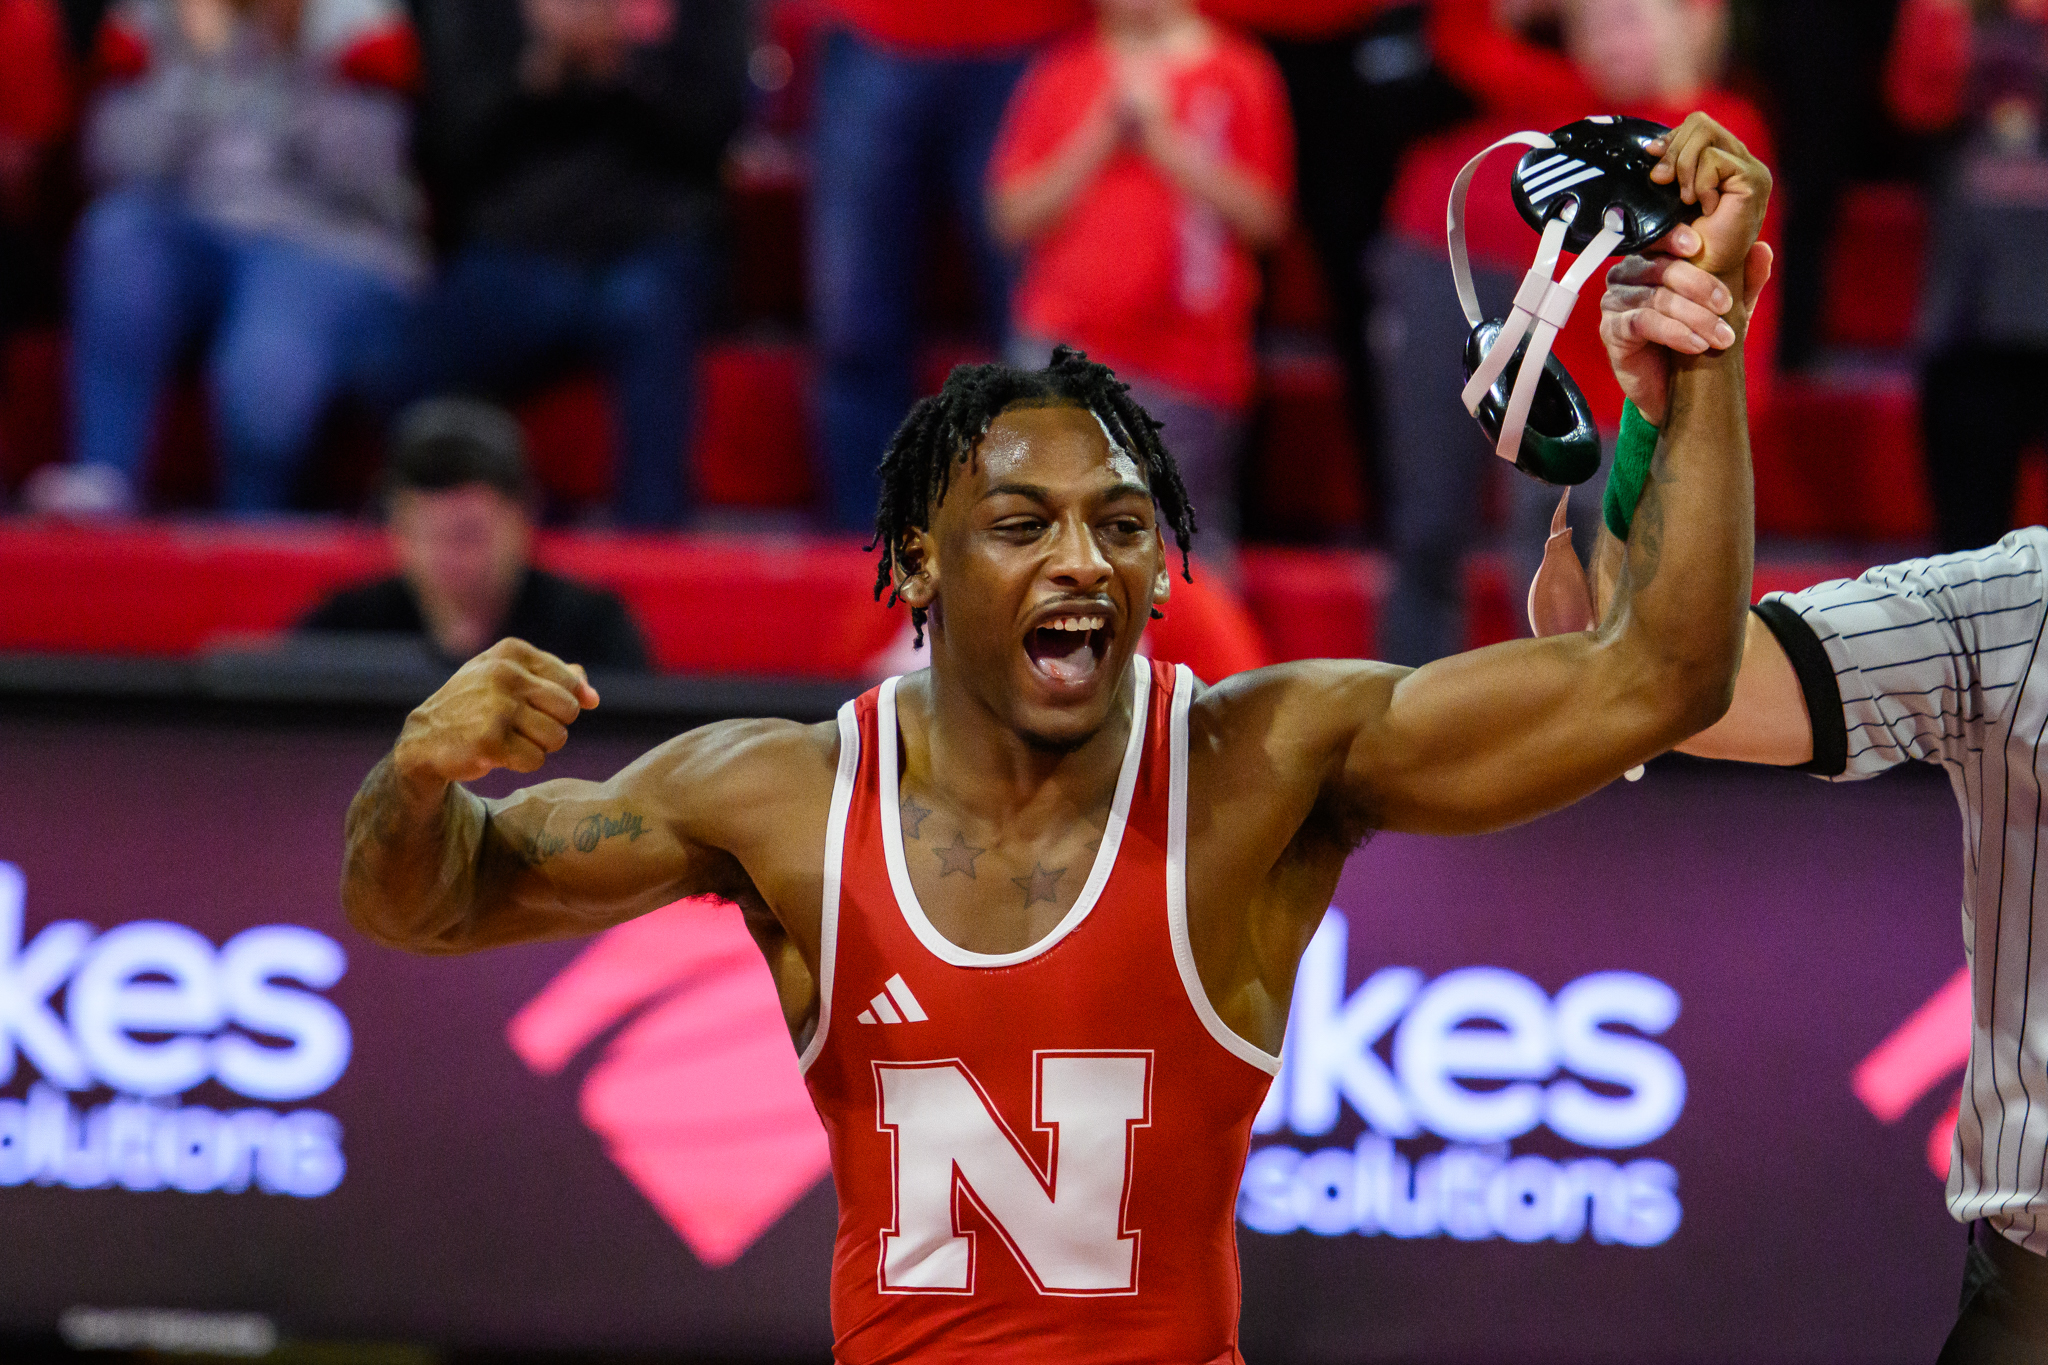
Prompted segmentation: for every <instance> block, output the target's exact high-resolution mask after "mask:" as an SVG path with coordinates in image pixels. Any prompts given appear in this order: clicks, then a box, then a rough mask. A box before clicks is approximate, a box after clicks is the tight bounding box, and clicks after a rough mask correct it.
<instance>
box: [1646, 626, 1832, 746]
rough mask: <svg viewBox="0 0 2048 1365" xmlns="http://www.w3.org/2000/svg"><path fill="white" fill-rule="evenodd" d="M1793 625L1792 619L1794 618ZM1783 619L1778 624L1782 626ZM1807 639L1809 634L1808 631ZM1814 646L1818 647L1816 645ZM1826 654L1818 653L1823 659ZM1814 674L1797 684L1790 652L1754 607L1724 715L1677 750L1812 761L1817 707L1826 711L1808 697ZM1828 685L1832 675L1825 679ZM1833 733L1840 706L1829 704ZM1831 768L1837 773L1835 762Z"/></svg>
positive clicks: (1797, 674) (1797, 677)
mask: <svg viewBox="0 0 2048 1365" xmlns="http://www.w3.org/2000/svg"><path fill="white" fill-rule="evenodd" d="M1794 625H1795V628H1800V629H1803V627H1797V618H1796V617H1795V618H1794ZM1780 628H1783V627H1782V623H1781V627H1780ZM1807 638H1808V639H1809V640H1811V639H1812V636H1811V634H1810V633H1809V634H1808V636H1807ZM1815 648H1816V649H1817V648H1818V646H1817V645H1816V646H1815ZM1824 661H1825V656H1823V662H1824ZM1815 681H1817V679H1816V678H1813V677H1812V676H1811V675H1809V677H1808V678H1807V679H1806V680H1805V681H1804V683H1802V679H1801V676H1800V673H1799V671H1798V670H1797V669H1795V668H1794V667H1793V665H1792V659H1791V656H1790V655H1788V654H1787V653H1786V652H1785V646H1784V645H1783V644H1782V643H1780V642H1779V639H1778V634H1777V631H1775V630H1773V629H1772V627H1771V625H1770V624H1769V623H1767V622H1766V620H1765V618H1764V617H1763V616H1762V615H1761V614H1759V613H1758V612H1757V611H1754V610H1752V611H1751V612H1750V616H1749V630H1748V633H1747V634H1746V635H1745V636H1744V637H1743V645H1742V671H1741V672H1740V673H1738V674H1736V676H1735V700H1734V701H1733V702H1731V703H1729V706H1728V711H1727V714H1726V715H1724V716H1722V717H1721V719H1720V720H1718V721H1716V722H1715V723H1714V724H1712V725H1710V726H1708V727H1707V728H1706V729H1704V730H1702V731H1700V732H1699V733H1698V734H1696V735H1694V736H1693V737H1692V738H1691V739H1689V740H1687V741H1686V742H1685V743H1683V744H1681V745H1679V746H1678V752H1680V753H1682V754H1691V755H1693V756H1694V757H1696V758H1723V759H1728V760H1731V761H1733V762H1737V763H1768V764H1772V765H1774V766H1776V767H1781V768H1801V767H1806V766H1808V765H1810V764H1812V762H1813V755H1814V747H1815V746H1814V733H1813V731H1814V726H1813V716H1814V713H1815V712H1816V711H1820V712H1821V713H1822V714H1823V715H1825V714H1827V713H1828V712H1827V710H1826V709H1825V703H1821V702H1819V700H1818V699H1815V701H1814V702H1811V703H1810V702H1809V700H1808V698H1807V688H1808V687H1810V686H1811V685H1812V684H1813V683H1814V682H1815ZM1827 684H1828V686H1829V687H1830V688H1832V687H1833V685H1834V679H1833V677H1832V675H1830V676H1829V677H1828V679H1827ZM1832 714H1833V718H1834V732H1835V733H1836V734H1838V735H1839V734H1840V733H1841V730H1842V707H1841V702H1840V700H1839V698H1838V699H1836V700H1835V702H1834V704H1833V707H1832ZM1834 771H1836V772H1840V771H1841V767H1840V765H1839V764H1837V765H1835V768H1834Z"/></svg>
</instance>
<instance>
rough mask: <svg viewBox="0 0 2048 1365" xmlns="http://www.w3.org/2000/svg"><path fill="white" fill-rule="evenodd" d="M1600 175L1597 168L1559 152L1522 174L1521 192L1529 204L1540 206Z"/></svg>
mask: <svg viewBox="0 0 2048 1365" xmlns="http://www.w3.org/2000/svg"><path fill="white" fill-rule="evenodd" d="M1600 174H1601V171H1600V168H1599V167H1598V166H1588V165H1587V164H1586V163H1585V162H1583V161H1579V160H1576V159H1574V158H1572V157H1569V156H1566V155H1565V154H1564V153H1562V152H1559V153H1558V154H1557V155H1556V156H1553V157H1548V158H1546V159H1544V160H1542V161H1539V162H1537V163H1536V164H1535V165H1533V166H1531V167H1530V168H1529V169H1528V170H1526V171H1524V172H1523V173H1522V190H1523V192H1524V193H1525V194H1527V195H1528V196H1529V202H1530V203H1531V204H1541V203H1542V202H1543V201H1544V200H1546V199H1550V198H1553V197H1554V196H1556V195H1559V194H1562V193H1563V192H1564V191H1566V190H1568V189H1570V188H1571V187H1572V186H1574V185H1579V184H1583V183H1585V182H1586V181H1588V180H1595V179H1598V178H1599V176H1600Z"/></svg>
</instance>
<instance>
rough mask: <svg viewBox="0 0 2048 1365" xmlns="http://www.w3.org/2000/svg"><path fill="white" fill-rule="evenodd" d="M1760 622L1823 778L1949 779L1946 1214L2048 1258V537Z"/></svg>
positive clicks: (1831, 594) (1858, 583)
mask: <svg viewBox="0 0 2048 1365" xmlns="http://www.w3.org/2000/svg"><path fill="white" fill-rule="evenodd" d="M1757 613H1758V615H1759V616H1761V617H1763V619H1764V621H1765V623H1766V624H1768V625H1769V626H1770V627H1771V629H1772V632H1773V633H1774V634H1775V635H1776V636H1777V637H1778V640H1779V642H1780V643H1781V644H1783V645H1784V646H1785V651H1786V653H1787V654H1788V655H1789V656H1790V657H1791V659H1792V662H1793V667H1794V668H1795V669H1796V670H1797V671H1798V673H1799V678H1800V684H1801V686H1802V688H1803V689H1804V691H1805V693H1806V701H1807V708H1808V710H1809V711H1810V712H1811V714H1812V717H1813V730H1814V761H1813V762H1812V763H1811V764H1809V765H1808V768H1809V770H1810V771H1813V772H1816V773H1819V774H1820V775H1822V776H1825V777H1828V778H1829V779H1830V780H1837V781H1848V780H1854V779H1857V778H1864V777H1871V776H1874V775H1875V774H1877V773H1880V772H1883V771H1884V770H1886V769H1887V768H1891V767H1893V766H1895V765H1897V764H1900V763H1904V762H1906V761H1908V760H1909V759H1917V760H1920V761H1922V762H1926V763H1939V764H1941V765H1942V766H1943V767H1944V768H1945V769H1946V770H1947V771H1948V775H1949V780H1950V782H1951V783H1952V784H1953V785H1954V787H1955V793H1956V800H1957V801H1958V803H1960V804H1961V806H1962V809H1963V863H1964V890H1963V907H1962V910H1963V944H1964V949H1965V952H1966V954H1967V956H1968V959H1969V963H1970V972H1971V986H1972V992H1973V1014H1974V1026H1973V1030H1972V1035H1973V1036H1972V1039H1971V1047H1970V1061H1969V1066H1968V1069H1967V1070H1966V1071H1965V1072H1964V1076H1963V1095H1962V1103H1961V1109H1960V1116H1959V1119H1958V1122H1957V1125H1956V1146H1955V1159H1954V1161H1953V1162H1952V1163H1951V1165H1950V1168H1949V1179H1948V1205H1949V1211H1950V1212H1951V1213H1953V1214H1954V1215H1955V1216H1956V1218H1958V1219H1960V1220H1964V1221H1968V1220H1970V1219H1974V1218H1984V1219H1987V1220H1989V1221H1990V1222H1991V1223H1992V1225H1993V1226H1995V1227H1997V1228H1998V1229H1999V1230H2000V1231H2001V1232H2003V1233H2004V1234H2005V1235H2006V1236H2007V1237H2008V1238H2010V1239H2011V1240H2013V1241H2015V1242H2019V1243H2020V1244H2022V1245H2024V1246H2026V1247H2027V1248H2029V1249H2030V1250H2033V1251H2036V1252H2043V1253H2048V860H2044V859H2043V858H2042V857H2041V852H2042V848H2041V843H2042V840H2041V834H2042V823H2043V814H2044V813H2043V809H2042V771H2041V749H2042V743H2043V740H2044V738H2048V651H2044V650H2043V649H2042V634H2043V627H2044V624H2048V528H2043V527H2039V526H2036V527H2031V528H2029V529H2027V530H2023V531H2015V532H2013V533H2012V534H2011V535H2008V536H2007V537H2005V539H2003V540H2001V541H1999V542H1998V543H1997V544H1996V545H1994V546H1991V547H1989V548H1988V549H1983V550H1973V551H1970V552H1967V553H1964V554H1954V555H1942V556H1939V557H1937V558H1933V559H1916V560H1909V561H1907V562H1905V563H1903V564H1890V565H1885V566H1883V567H1880V568H1875V569H1872V570H1870V571H1869V572H1868V573H1866V574H1864V575H1863V576H1862V577H1861V578H1854V579H1842V580H1838V581H1836V582H1832V583H1822V584H1820V585H1819V586H1817V587H1813V588H1809V589H1807V590H1806V591H1804V592H1798V593H1774V594H1772V595H1771V596H1769V597H1767V598H1765V599H1764V601H1763V602H1762V603H1761V604H1759V606H1758V608H1757ZM2037 929H2039V931H2040V932H2039V933H2036V930H2037ZM2036 984H2038V985H2040V986H2041V991H2040V993H2039V994H2038V995H2037V994H2035V992H2034V986H2035V985H2036Z"/></svg>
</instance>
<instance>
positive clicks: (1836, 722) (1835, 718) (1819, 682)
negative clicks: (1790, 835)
mask: <svg viewBox="0 0 2048 1365" xmlns="http://www.w3.org/2000/svg"><path fill="white" fill-rule="evenodd" d="M1750 610H1751V611H1753V612H1755V613H1756V614H1757V619H1758V620H1760V621H1762V622H1763V623H1764V624H1765V625H1766V626H1768V627H1770V631H1771V634H1772V635H1773V636H1775V637H1776V638H1777V641H1778V646H1779V647H1780V648H1781V649H1783V650H1784V651H1785V657H1786V658H1787V659H1790V660H1791V661H1792V671H1793V672H1794V673H1796V674H1798V675H1799V690H1800V692H1801V693H1802V694H1804V695H1805V697H1806V714H1807V717H1808V719H1809V720H1810V721H1811V723H1812V725H1813V757H1812V758H1810V759H1808V760H1807V761H1806V762H1804V763H1799V764H1794V765H1791V767H1792V771H1793V772H1798V773H1814V774H1816V775H1817V776H1820V777H1840V776H1841V775H1842V773H1843V771H1844V770H1846V769H1847V768H1848V766H1849V726H1848V722H1847V721H1845V720H1843V719H1842V689H1841V686H1840V684H1838V683H1837V682H1836V681H1835V666H1834V664H1833V663H1831V662H1829V660H1828V652H1827V650H1826V649H1825V648H1824V647H1823V646H1822V645H1821V642H1820V637H1819V636H1817V635H1815V634H1814V633H1813V627H1811V626H1809V625H1807V624H1806V622H1805V621H1804V620H1803V619H1801V617H1800V615H1799V613H1798V612H1796V611H1794V610H1792V608H1790V607H1788V606H1786V605H1785V603H1784V602H1783V601H1782V600H1778V599H1773V600H1770V601H1765V602H1759V603H1757V604H1756V605H1755V606H1753V607H1751V608H1750Z"/></svg>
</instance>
